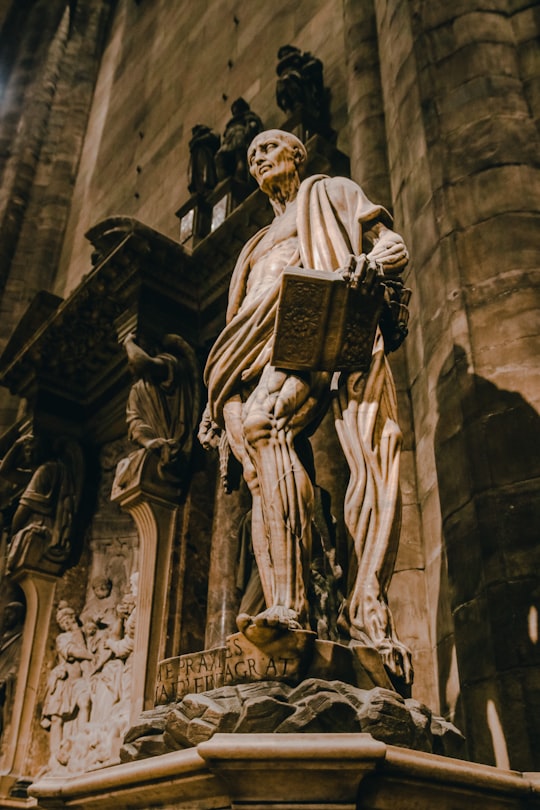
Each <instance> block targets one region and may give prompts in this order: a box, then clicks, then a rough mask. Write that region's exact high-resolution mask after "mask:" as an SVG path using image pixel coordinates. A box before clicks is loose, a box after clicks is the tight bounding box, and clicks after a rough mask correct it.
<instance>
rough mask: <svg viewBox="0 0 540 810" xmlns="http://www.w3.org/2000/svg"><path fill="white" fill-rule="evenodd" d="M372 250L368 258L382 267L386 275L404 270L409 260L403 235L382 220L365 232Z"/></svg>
mask: <svg viewBox="0 0 540 810" xmlns="http://www.w3.org/2000/svg"><path fill="white" fill-rule="evenodd" d="M364 239H365V240H366V241H367V242H368V244H370V245H371V246H372V247H371V250H370V252H369V253H368V254H367V256H366V258H367V260H368V262H374V263H375V264H376V265H378V266H379V267H380V269H381V270H382V272H383V273H384V275H385V276H393V275H395V274H399V273H401V272H403V269H404V268H405V267H406V265H407V262H408V261H409V253H408V251H407V248H406V246H405V242H404V241H403V237H402V236H400V234H399V233H396V232H395V231H393V230H392V229H391V228H388V227H387V226H386V225H384V224H383V223H382V222H377V223H375V224H374V225H372V226H371V228H370V229H369V230H368V231H367V232H366V233H365V234H364Z"/></svg>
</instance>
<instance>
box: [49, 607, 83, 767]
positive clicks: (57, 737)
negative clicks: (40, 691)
mask: <svg viewBox="0 0 540 810" xmlns="http://www.w3.org/2000/svg"><path fill="white" fill-rule="evenodd" d="M56 622H57V624H58V626H59V628H60V630H61V631H62V632H61V633H59V634H58V636H57V637H56V654H57V658H58V663H57V664H56V666H55V667H54V668H53V669H52V670H51V673H50V675H49V680H48V684H47V694H46V696H45V700H44V702H43V710H42V719H41V725H42V727H43V728H45V729H47V730H48V731H49V732H50V740H49V749H50V767H52V768H56V767H57V765H58V762H61V760H62V759H63V758H64V756H65V753H66V748H68V747H70V746H71V740H72V738H73V737H74V736H76V735H77V734H80V733H82V732H84V730H85V727H86V724H87V723H88V721H89V719H90V707H91V698H90V686H89V683H88V678H87V677H86V673H87V669H88V665H87V662H92V660H93V656H92V653H91V652H90V650H89V649H88V647H87V644H86V639H85V637H84V635H83V631H82V628H81V626H80V623H79V621H78V619H77V616H76V614H75V611H74V610H73V608H72V607H70V605H68V603H67V602H63V601H62V602H60V603H59V604H58V609H57V611H56Z"/></svg>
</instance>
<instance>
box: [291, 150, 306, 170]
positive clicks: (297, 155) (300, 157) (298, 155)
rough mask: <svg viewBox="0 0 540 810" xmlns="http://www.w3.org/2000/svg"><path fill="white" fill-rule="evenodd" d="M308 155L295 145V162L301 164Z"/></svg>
mask: <svg viewBox="0 0 540 810" xmlns="http://www.w3.org/2000/svg"><path fill="white" fill-rule="evenodd" d="M305 159H306V155H305V153H304V151H303V150H302V149H300V148H299V147H298V146H295V147H294V162H295V163H296V165H297V166H301V165H302V163H303V162H304V161H305Z"/></svg>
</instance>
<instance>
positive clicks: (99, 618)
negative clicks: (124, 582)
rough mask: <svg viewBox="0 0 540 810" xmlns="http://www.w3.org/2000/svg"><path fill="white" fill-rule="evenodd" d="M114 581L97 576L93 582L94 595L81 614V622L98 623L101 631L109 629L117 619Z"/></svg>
mask: <svg viewBox="0 0 540 810" xmlns="http://www.w3.org/2000/svg"><path fill="white" fill-rule="evenodd" d="M112 589H113V582H112V579H110V578H109V577H105V576H97V577H94V579H93V580H92V593H91V595H90V597H89V599H88V600H87V602H86V604H85V606H84V609H83V611H82V613H81V617H80V618H81V622H82V623H83V624H86V622H87V621H88V620H92V621H94V622H95V623H96V625H97V627H98V628H99V629H103V628H105V627H109V625H111V624H112V623H113V622H114V620H115V618H116V599H115V596H114V594H113V592H112Z"/></svg>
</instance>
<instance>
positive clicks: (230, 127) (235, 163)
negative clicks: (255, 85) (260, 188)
mask: <svg viewBox="0 0 540 810" xmlns="http://www.w3.org/2000/svg"><path fill="white" fill-rule="evenodd" d="M231 112H232V118H231V119H230V120H229V121H228V122H227V125H226V127H225V132H224V133H223V138H222V141H221V146H220V147H219V149H218V151H217V152H216V169H217V175H218V178H219V180H224V179H225V178H227V177H234V178H235V179H236V180H240V181H243V182H247V181H248V180H249V179H250V176H249V172H248V166H247V159H246V154H247V148H248V146H249V144H250V143H251V141H252V140H253V138H254V137H255V135H257V134H258V133H259V132H261V130H262V129H263V123H262V121H261V119H260V118H259V116H258V115H256V114H255V113H254V112H253V111H252V110H251V109H250V107H249V104H248V103H247V101H244V99H243V98H237V99H236V101H234V102H233V103H232V106H231Z"/></svg>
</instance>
